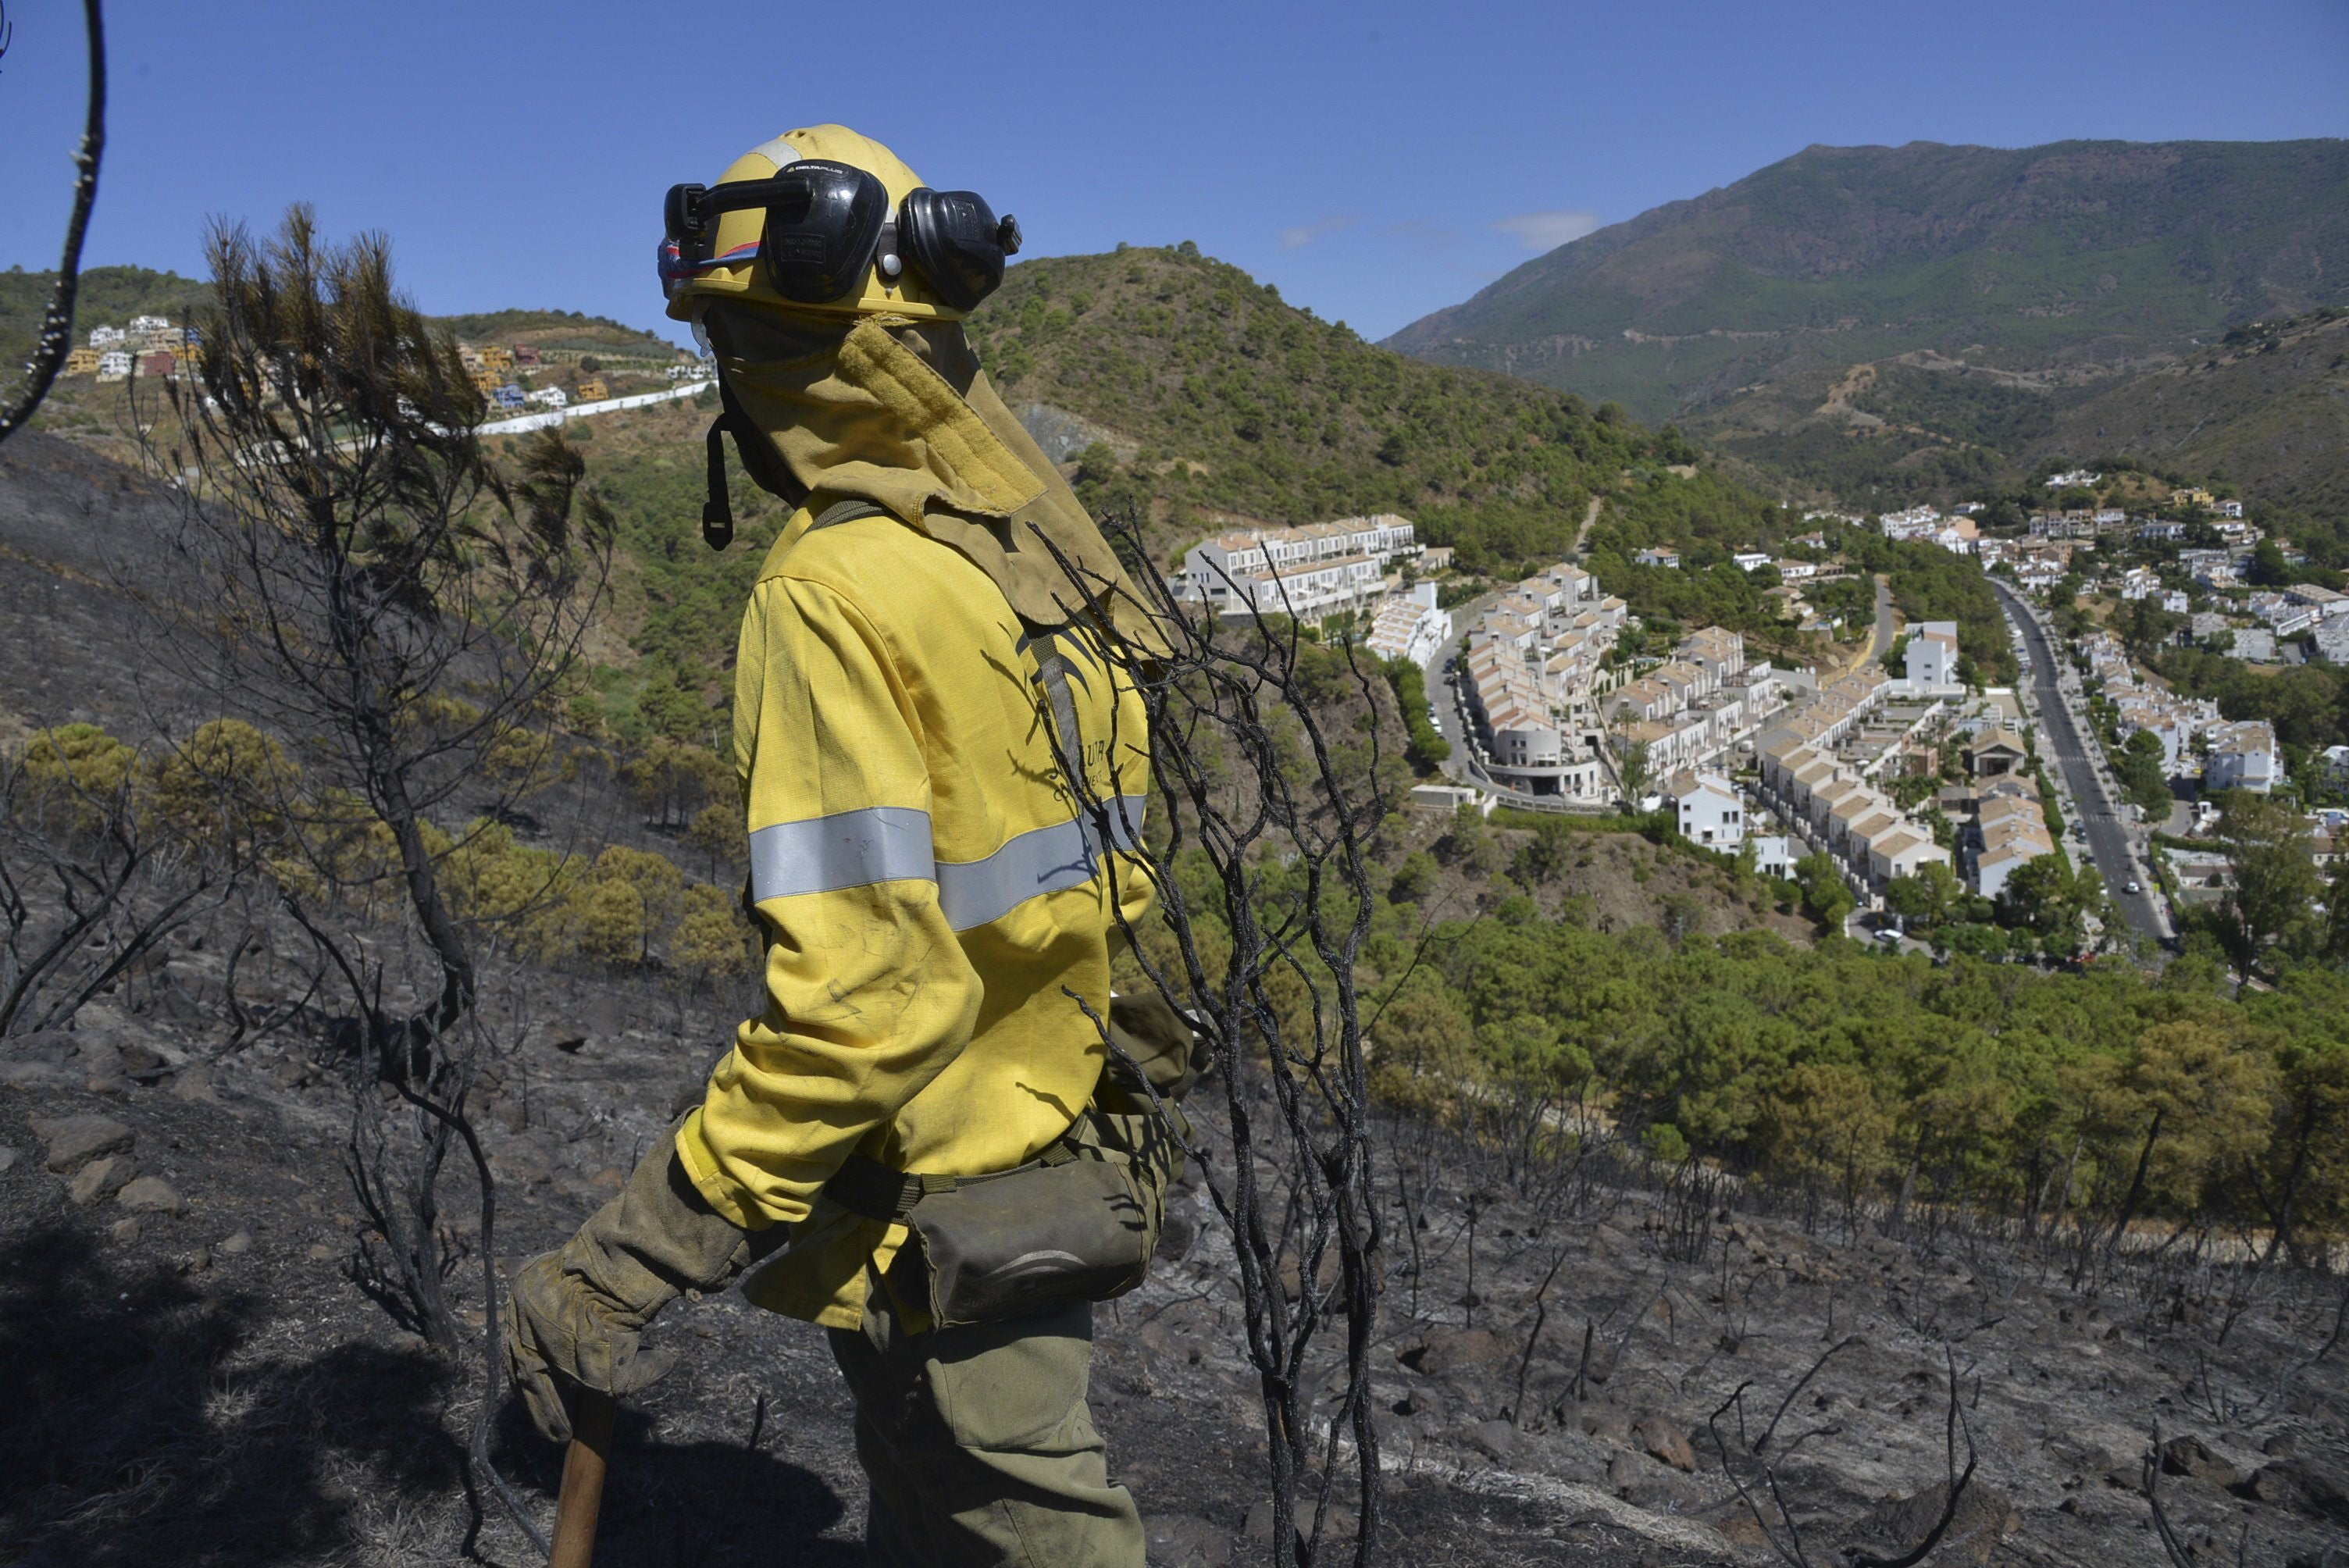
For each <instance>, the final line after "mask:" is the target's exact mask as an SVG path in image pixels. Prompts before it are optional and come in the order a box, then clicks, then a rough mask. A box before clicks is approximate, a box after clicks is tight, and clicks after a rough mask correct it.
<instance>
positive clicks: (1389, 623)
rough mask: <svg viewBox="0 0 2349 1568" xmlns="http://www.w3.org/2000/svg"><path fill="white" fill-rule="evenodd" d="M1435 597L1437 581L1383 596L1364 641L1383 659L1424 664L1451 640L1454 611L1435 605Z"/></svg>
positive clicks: (1366, 645) (1367, 646)
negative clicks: (1407, 590) (1441, 608)
mask: <svg viewBox="0 0 2349 1568" xmlns="http://www.w3.org/2000/svg"><path fill="white" fill-rule="evenodd" d="M1435 599H1436V594H1435V584H1434V583H1415V584H1413V587H1412V590H1411V592H1410V593H1396V594H1391V595H1389V596H1388V597H1387V598H1384V599H1381V600H1380V601H1379V607H1378V614H1376V615H1375V616H1373V617H1372V618H1371V634H1370V635H1369V636H1368V637H1366V638H1364V639H1363V641H1362V645H1363V646H1364V647H1366V648H1368V649H1369V650H1370V651H1371V653H1373V654H1376V655H1378V656H1379V657H1381V658H1382V659H1409V660H1410V661H1411V662H1412V663H1413V664H1415V665H1424V664H1425V663H1427V661H1428V660H1430V659H1432V658H1433V657H1434V656H1435V655H1436V653H1437V651H1438V650H1440V649H1441V648H1443V646H1444V645H1445V644H1446V643H1449V642H1450V641H1452V613H1451V612H1450V611H1448V610H1440V609H1438V608H1436V603H1435Z"/></svg>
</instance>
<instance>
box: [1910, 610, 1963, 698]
mask: <svg viewBox="0 0 2349 1568" xmlns="http://www.w3.org/2000/svg"><path fill="white" fill-rule="evenodd" d="M1901 671H1902V675H1903V677H1904V678H1905V679H1906V681H1907V683H1908V684H1909V686H1911V687H1912V688H1914V689H1915V690H1917V691H1920V692H1929V691H1938V690H1940V689H1942V688H1944V687H1949V686H1959V685H1961V682H1960V681H1959V679H1958V624H1957V623H1956V622H1955V621H1923V622H1920V623H1919V624H1917V625H1915V626H1913V627H1911V628H1910V629H1909V645H1908V647H1907V648H1906V649H1905V650H1903V656H1902V662H1901Z"/></svg>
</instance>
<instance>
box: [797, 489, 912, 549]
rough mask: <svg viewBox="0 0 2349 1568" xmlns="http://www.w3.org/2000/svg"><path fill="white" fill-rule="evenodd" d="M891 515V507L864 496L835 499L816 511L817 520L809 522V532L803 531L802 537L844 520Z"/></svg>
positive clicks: (851, 520)
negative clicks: (875, 502)
mask: <svg viewBox="0 0 2349 1568" xmlns="http://www.w3.org/2000/svg"><path fill="white" fill-rule="evenodd" d="M890 515H892V514H891V512H890V511H889V509H888V508H887V507H885V506H875V505H874V503H873V502H871V501H869V500H865V499H864V497H862V496H850V497H849V498H848V499H847V500H836V501H833V503H832V504H831V505H830V506H828V507H825V508H824V509H823V511H820V512H818V513H816V514H815V521H813V522H812V523H809V524H808V526H807V533H802V534H801V535H800V537H801V538H802V539H805V538H806V537H807V534H808V533H813V532H814V531H816V530H817V529H819V528H832V527H835V526H837V525H838V524H840V523H843V522H854V521H856V520H857V519H858V518H861V517H887V516H890Z"/></svg>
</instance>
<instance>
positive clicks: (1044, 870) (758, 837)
mask: <svg viewBox="0 0 2349 1568" xmlns="http://www.w3.org/2000/svg"><path fill="white" fill-rule="evenodd" d="M1149 803H1150V802H1149V798H1148V797H1147V796H1143V795H1121V796H1114V797H1112V798H1111V799H1109V800H1108V801H1107V802H1105V803H1104V805H1105V813H1104V814H1105V815H1106V816H1107V817H1108V819H1109V820H1108V822H1107V824H1106V831H1103V830H1102V827H1101V826H1099V825H1097V824H1096V823H1095V821H1094V820H1093V818H1092V814H1091V813H1088V814H1087V815H1085V816H1084V817H1081V818H1078V819H1074V820H1070V821H1066V822H1056V823H1054V824H1053V825H1052V826H1050V827H1049V828H1036V829H1031V830H1029V831H1028V832H1025V833H1021V834H1019V835H1018V836H1017V837H1015V838H1013V839H1012V840H1011V841H1009V843H1007V844H1005V845H1004V846H1003V847H1002V848H1001V849H999V850H998V851H995V852H994V853H993V854H991V855H988V857H987V858H986V859H984V860H978V861H939V860H936V859H934V851H933V850H932V847H931V843H930V819H929V814H928V813H927V812H926V811H920V810H914V809H913V808H911V807H906V806H874V807H872V808H870V809H868V810H862V811H842V812H839V813H837V814H835V815H833V816H830V817H815V818H811V819H809V820H805V821H799V822H779V823H776V824H775V825H774V826H772V827H767V828H761V829H760V830H758V831H756V832H754V833H752V834H751V835H750V897H751V900H752V902H754V903H764V902H765V901H766V900H768V899H771V898H788V897H790V896H792V894H795V893H803V892H837V891H839V890H841V889H843V888H852V887H864V886H865V885H867V884H869V883H872V882H898V881H908V880H914V879H919V880H921V881H924V882H936V883H937V884H938V910H939V913H942V914H944V915H945V916H946V918H947V925H948V926H949V927H951V928H952V929H954V930H956V931H968V930H970V929H971V928H973V927H974V926H980V925H986V924H988V923H990V922H992V921H997V920H1000V919H1002V918H1003V917H1004V916H1005V915H1007V914H1009V913H1011V912H1012V911H1013V910H1015V909H1017V908H1019V905H1021V904H1023V903H1027V902H1028V901H1029V900H1030V899H1031V898H1037V897H1040V896H1041V895H1042V894H1045V893H1048V892H1061V891H1062V890H1064V889H1067V888H1072V887H1082V886H1083V885H1084V884H1085V883H1086V882H1091V881H1092V879H1093V877H1094V876H1095V874H1097V872H1099V870H1100V856H1101V852H1102V848H1103V846H1104V845H1107V846H1110V847H1113V848H1116V849H1121V850H1125V851H1132V852H1135V853H1139V852H1140V851H1141V847H1142V816H1143V810H1144V808H1146V807H1147V806H1148V805H1149Z"/></svg>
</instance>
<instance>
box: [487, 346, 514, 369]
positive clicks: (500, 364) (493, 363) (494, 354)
mask: <svg viewBox="0 0 2349 1568" xmlns="http://www.w3.org/2000/svg"><path fill="white" fill-rule="evenodd" d="M513 362H514V358H513V350H512V349H511V348H501V347H499V346H497V345H496V344H494V343H493V344H491V345H490V346H488V347H486V348H484V349H482V350H481V364H482V366H484V367H485V368H487V369H491V370H512V368H513Z"/></svg>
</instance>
